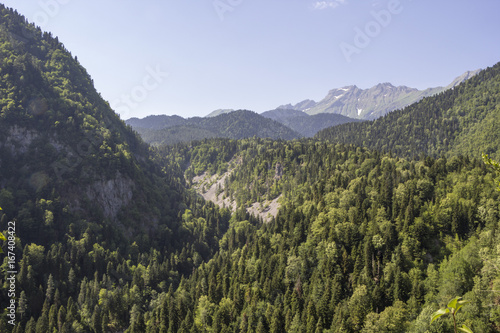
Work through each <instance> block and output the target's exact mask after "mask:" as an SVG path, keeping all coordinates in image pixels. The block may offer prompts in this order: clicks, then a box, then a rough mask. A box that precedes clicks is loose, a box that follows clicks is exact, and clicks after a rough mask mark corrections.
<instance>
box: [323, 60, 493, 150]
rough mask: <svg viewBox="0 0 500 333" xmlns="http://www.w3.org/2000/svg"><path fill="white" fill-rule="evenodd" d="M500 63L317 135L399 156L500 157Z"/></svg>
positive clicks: (324, 138)
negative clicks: (380, 113) (413, 100)
mask: <svg viewBox="0 0 500 333" xmlns="http://www.w3.org/2000/svg"><path fill="white" fill-rule="evenodd" d="M499 87H500V63H499V64H496V65H494V66H493V67H491V68H487V69H486V70H483V71H480V72H479V73H477V74H476V75H474V76H473V77H472V78H470V79H469V80H466V81H464V82H462V83H461V84H459V85H455V86H454V87H453V89H448V90H446V91H444V92H442V93H440V94H439V95H435V96H432V97H427V98H424V99H422V100H421V101H419V102H417V103H414V104H412V105H410V106H408V107H406V108H404V109H401V110H397V111H394V112H391V113H389V114H387V115H386V116H385V117H381V118H378V119H376V120H374V121H369V122H363V123H351V124H345V125H341V126H337V127H332V128H328V129H325V130H323V131H320V132H319V133H318V134H317V135H316V138H318V139H322V140H329V141H333V142H342V143H349V144H355V145H359V146H365V147H368V148H371V149H376V150H379V151H386V152H389V151H391V152H393V153H396V154H398V155H399V156H405V157H417V156H419V155H428V156H441V155H448V156H450V155H458V154H463V155H468V156H474V157H480V156H481V154H482V153H487V154H490V155H493V156H499V155H498V148H499V147H500V138H499V136H498V133H500V90H499Z"/></svg>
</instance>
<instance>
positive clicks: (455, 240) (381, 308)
mask: <svg viewBox="0 0 500 333" xmlns="http://www.w3.org/2000/svg"><path fill="white" fill-rule="evenodd" d="M163 149H165V150H164V151H163V154H168V153H169V154H170V156H171V157H170V158H171V159H174V158H175V159H176V160H178V161H179V163H180V166H182V165H189V168H188V169H187V176H188V178H191V177H192V176H193V175H194V174H197V173H201V172H203V171H205V170H208V171H209V172H211V173H221V172H225V170H226V169H227V162H229V161H231V160H232V159H234V157H235V156H238V157H241V158H243V160H245V161H251V165H249V166H248V168H246V167H245V164H244V163H242V167H241V169H239V171H238V176H235V177H234V178H231V180H230V181H229V182H228V186H227V188H228V193H227V195H235V194H234V193H236V194H239V193H240V194H241V193H246V196H245V197H243V200H242V202H244V200H247V199H248V200H250V201H252V200H255V199H257V198H259V197H264V198H266V196H269V197H274V196H276V195H278V194H283V199H282V200H281V202H282V209H281V210H280V212H279V214H278V216H277V218H276V219H274V220H273V221H272V222H270V223H268V224H260V223H259V222H258V221H257V220H255V219H252V218H251V217H249V216H245V214H244V211H241V210H240V211H238V212H237V213H236V214H235V215H233V218H232V220H231V222H230V227H229V231H228V232H227V233H226V235H225V236H224V237H223V239H222V240H221V243H220V244H221V249H220V250H219V252H218V253H217V254H216V255H215V257H214V258H213V259H212V260H210V261H209V262H208V263H206V264H203V265H201V266H200V267H199V268H198V269H197V270H196V272H195V273H194V275H193V276H191V278H190V279H188V280H186V283H185V284H184V285H183V286H182V288H181V289H180V290H179V289H178V290H177V293H178V294H176V293H175V292H174V293H173V294H172V302H179V300H178V298H177V297H181V298H184V297H186V296H185V295H190V296H188V297H187V300H186V302H187V303H186V304H190V305H186V308H187V309H189V310H184V312H182V307H181V308H179V309H178V311H181V315H180V316H178V314H176V315H177V317H170V318H168V319H166V323H168V325H178V326H175V327H178V328H179V329H180V330H181V329H182V330H183V331H189V332H197V331H199V332H240V331H243V332H426V331H428V332H450V331H451V330H452V325H453V324H452V322H451V321H446V320H443V321H440V322H435V323H433V324H432V325H430V315H431V314H432V313H433V312H434V311H435V310H437V309H438V308H439V306H442V305H445V304H447V302H448V301H449V300H450V299H452V298H454V297H455V296H457V295H460V296H464V297H465V298H466V299H468V300H470V301H471V303H470V304H469V305H466V306H465V307H464V310H463V312H462V313H461V314H459V316H458V321H459V323H461V324H462V323H466V324H467V325H468V326H469V327H472V328H473V329H474V332H494V331H497V330H498V328H499V327H500V326H498V325H499V324H500V321H499V319H498V318H500V317H498V315H499V314H500V313H499V312H498V307H496V306H494V304H496V302H497V301H498V300H499V296H498V293H497V292H496V291H495V290H496V289H495V288H496V287H494V286H496V285H497V283H498V281H500V280H499V279H500V271H498V268H496V267H495V265H497V264H496V262H497V259H498V253H497V250H498V249H497V245H499V244H500V238H499V235H498V209H499V205H498V198H499V197H498V196H499V192H498V191H496V190H495V182H494V181H493V179H494V174H492V173H491V171H490V170H489V169H488V167H486V166H485V164H484V163H483V162H482V161H481V160H470V159H469V158H466V157H452V158H450V159H447V158H439V159H437V160H436V159H433V158H430V157H427V158H425V159H423V160H421V161H413V162H411V161H407V160H405V159H402V158H397V157H391V156H389V155H384V154H381V153H378V152H375V151H368V150H366V149H361V148H356V147H354V146H345V145H335V144H329V143H320V142H315V141H292V142H280V143H278V142H274V141H270V140H250V141H239V142H234V141H228V142H221V141H205V142H201V143H200V144H198V145H195V146H194V147H186V146H177V147H170V148H168V147H164V148H163ZM181 156H184V158H182V157H181ZM186 157H187V159H186ZM276 163H279V164H280V165H281V166H282V168H283V170H284V172H283V175H284V176H283V178H276V177H275V172H276V171H275V167H274V165H275V164H276ZM252 170H253V173H252V172H251V171H252ZM234 189H237V190H236V191H234V192H233V190H234ZM241 221H244V222H241ZM184 299H185V298H184ZM152 316H154V314H153V315H152ZM183 317H184V320H182V318H183ZM176 318H179V319H176ZM165 325H167V324H165Z"/></svg>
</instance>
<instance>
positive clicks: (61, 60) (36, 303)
mask: <svg viewBox="0 0 500 333" xmlns="http://www.w3.org/2000/svg"><path fill="white" fill-rule="evenodd" d="M0 166H1V167H0V207H1V208H2V210H1V212H0V231H1V232H2V233H3V234H4V235H7V236H8V237H10V238H11V245H10V247H8V246H7V242H4V241H2V240H0V245H2V246H3V249H4V251H5V252H4V253H7V251H9V252H10V253H11V254H9V257H10V258H15V259H13V260H12V261H13V262H11V266H10V268H9V269H7V266H6V265H7V260H4V259H5V258H6V257H5V254H1V255H2V256H3V257H2V262H4V263H5V265H4V266H2V273H1V276H0V282H1V284H2V286H3V288H1V291H0V304H2V306H3V308H4V309H5V308H6V307H7V304H11V301H15V306H16V309H17V311H15V315H16V318H15V319H16V322H15V323H16V325H15V326H12V325H11V324H7V320H10V319H12V318H10V319H9V318H8V317H7V316H5V315H4V316H2V318H1V319H0V332H10V331H14V332H54V331H58V332H103V331H105V332H108V331H117V330H116V329H115V328H114V327H115V326H116V327H128V326H129V325H130V318H129V316H130V311H131V309H132V307H133V304H132V303H129V302H125V301H124V300H123V297H122V296H124V295H125V294H127V296H126V298H128V297H129V295H128V293H129V290H130V289H131V288H132V287H133V285H127V284H128V283H130V282H134V280H133V276H134V275H137V274H140V273H139V272H142V268H144V266H143V264H145V263H146V264H147V262H148V261H149V260H153V257H154V262H155V263H156V266H155V270H154V271H150V275H149V278H148V279H147V282H145V283H146V284H149V283H151V286H153V287H154V288H156V289H155V290H154V293H157V292H161V291H162V289H161V287H160V285H159V284H160V282H161V281H165V282H164V283H163V284H162V285H161V286H162V287H165V285H167V281H168V284H176V283H179V281H180V280H181V276H182V275H185V274H190V273H191V272H192V270H193V268H194V267H195V265H199V264H200V263H201V262H202V261H203V260H208V259H209V258H210V256H211V255H212V253H213V251H215V250H216V249H217V248H218V241H216V240H215V239H217V238H218V237H221V236H222V234H223V232H224V231H225V230H226V229H227V223H228V220H229V216H228V212H221V211H220V210H219V209H217V208H216V207H214V206H213V205H212V204H210V203H206V202H204V201H202V200H200V199H199V198H198V197H197V196H195V194H194V193H191V191H189V190H188V189H187V188H186V186H185V185H186V183H185V180H184V177H183V172H182V171H181V169H180V168H179V167H178V165H176V163H175V161H172V160H167V159H164V158H163V157H161V156H159V155H157V154H155V153H154V152H153V151H151V150H150V149H149V147H148V146H147V145H146V144H144V143H143V142H142V140H141V139H140V138H139V137H138V136H136V134H135V133H134V131H133V130H132V129H131V128H129V127H127V126H126V125H125V124H124V123H123V122H122V121H121V120H120V119H119V117H118V116H117V115H116V114H115V113H114V112H113V111H112V110H111V108H110V107H109V105H108V103H107V102H105V101H104V100H103V99H102V98H101V96H100V94H99V93H97V92H96V90H95V88H94V86H93V82H92V79H91V78H90V76H89V74H88V73H87V72H86V70H85V69H84V68H83V67H82V66H81V65H80V64H79V62H78V60H77V59H76V57H73V56H72V55H71V54H70V52H69V51H67V50H66V49H65V48H64V46H63V44H62V43H60V42H59V41H58V39H57V38H56V37H53V36H51V34H50V33H46V32H42V31H41V30H40V29H38V28H36V27H35V26H33V25H30V24H28V23H27V22H26V19H25V18H24V17H22V16H20V15H19V14H17V13H16V12H15V11H13V10H10V9H7V8H5V7H4V6H3V5H0ZM186 212H187V213H186ZM184 213H186V214H187V215H186V216H185V218H184V219H183V218H182V215H183V214H184ZM192 220H196V223H197V226H199V227H202V228H203V234H201V233H200V232H198V231H197V230H194V229H189V228H187V227H186V225H185V224H186V223H190V222H191V221H192ZM9 221H11V223H9ZM8 227H10V229H8ZM214 227H215V228H214ZM9 231H10V233H9ZM14 238H15V241H14V242H13V241H12V240H13V239H14ZM12 244H13V245H12ZM194 253H197V255H196V257H197V259H196V261H194V262H193V261H192V260H189V261H188V257H189V258H192V257H193V255H194ZM150 256H151V257H150ZM150 258H151V259H150ZM12 265H13V266H12ZM8 270H10V271H13V270H16V271H17V272H18V274H16V278H15V282H12V283H11V284H10V285H13V284H15V297H14V298H13V296H11V295H10V294H8V292H7V290H8V287H6V286H7V280H6V278H7V277H8V276H10V274H11V273H9V275H8V273H7V271H8ZM141 274H142V273H141ZM159 275H161V280H159ZM89 281H92V282H91V283H90V284H92V285H93V287H92V289H93V290H94V291H93V292H88V293H87V291H86V288H87V287H88V286H90V284H89ZM134 285H141V287H142V288H144V282H143V284H141V283H139V282H138V281H135V282H134ZM167 288H168V287H167ZM82 290H83V294H82V293H81V291H82ZM99 290H101V291H102V290H106V293H109V294H107V295H109V296H110V297H118V298H115V299H117V300H118V299H119V304H120V306H116V305H115V304H114V303H113V302H112V301H110V302H107V301H105V302H104V303H102V301H103V300H104V298H106V297H105V295H104V294H99ZM149 290H150V291H149V292H151V290H152V289H149ZM96 293H97V294H96ZM9 295H10V296H9ZM79 295H80V296H81V297H79ZM84 295H87V296H84ZM111 295H114V296H111ZM120 295H121V296H120ZM144 296H147V293H144ZM103 297H104V298H103ZM147 297H149V296H147ZM74 300H79V301H78V302H79V303H78V304H77V305H75V301H74ZM100 300H101V301H100ZM99 302H101V303H99ZM66 312H67V313H68V316H66V315H64V314H65V313H66ZM4 313H5V312H4ZM49 314H50V320H49ZM57 314H59V315H60V317H59V320H58V319H57ZM54 316H56V319H55V321H54ZM102 318H106V319H105V321H104V323H102V322H101V319H102ZM108 320H109V323H108V322H107V321H108ZM91 323H92V324H91ZM118 330H119V329H118Z"/></svg>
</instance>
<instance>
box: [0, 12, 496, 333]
mask: <svg viewBox="0 0 500 333" xmlns="http://www.w3.org/2000/svg"><path fill="white" fill-rule="evenodd" d="M0 53H1V63H0V166H1V168H0V207H2V210H1V211H0V215H1V216H0V231H1V232H2V234H3V235H6V236H7V237H9V238H10V240H9V241H7V240H6V241H1V240H0V242H1V243H0V244H3V246H2V247H3V250H4V252H5V253H4V254H0V256H2V262H1V266H0V279H1V280H0V283H1V289H0V304H1V306H2V308H3V313H2V315H1V316H0V332H29V333H46V332H98V333H104V332H129V333H131V332H151V333H153V332H154V333H167V332H168V333H173V332H255V333H257V332H259V333H261V332H305V333H310V332H311V333H320V332H323V333H327V332H363V333H368V332H422V333H423V332H432V333H437V332H442V333H445V332H451V331H452V330H453V321H452V320H451V318H449V317H443V318H440V319H439V320H437V321H435V322H433V323H432V324H431V323H430V319H431V315H432V314H433V313H434V312H435V311H436V310H437V309H439V308H442V307H443V306H445V305H446V304H447V303H448V301H449V300H450V299H453V298H454V297H456V296H462V297H463V298H464V299H465V300H467V301H469V303H467V304H466V305H465V306H464V307H463V308H462V310H461V311H460V312H459V313H458V314H457V321H458V324H460V325H462V324H466V325H467V326H468V327H470V328H471V329H472V330H473V331H474V332H498V331H499V330H500V307H499V304H500V295H499V292H498V290H499V286H500V269H499V267H500V262H499V257H500V229H499V228H500V225H499V209H500V207H499V196H500V192H499V191H497V186H498V183H497V182H496V181H495V180H496V179H497V176H498V175H497V174H496V172H495V169H494V168H492V167H491V166H490V165H488V164H487V163H484V161H483V160H482V159H480V157H479V156H477V157H476V154H470V155H469V156H468V155H465V154H464V155H460V154H459V152H460V151H459V150H457V149H458V148H457V149H455V148H454V147H458V144H457V145H453V146H446V145H445V146H439V149H440V150H439V155H438V156H433V155H436V154H438V152H437V150H436V151H425V150H424V151H422V152H421V153H419V154H415V156H416V158H414V159H409V158H408V157H409V153H408V150H407V149H406V148H405V149H403V148H402V149H400V150H398V149H392V148H390V144H392V143H391V142H392V140H393V139H394V138H393V137H383V136H382V134H380V135H381V136H380V137H379V139H380V144H381V146H380V147H368V148H367V147H361V146H362V144H360V143H359V142H357V141H356V140H353V142H352V143H350V142H346V143H338V142H335V139H334V138H333V137H328V138H327V137H325V138H324V139H325V140H323V141H320V140H316V139H300V140H299V139H295V140H273V139H261V138H249V139H242V140H232V139H220V138H219V139H206V140H201V141H195V142H191V143H185V144H180V143H179V144H176V145H169V146H158V147H155V148H153V147H150V146H148V145H147V144H145V143H144V142H143V141H142V139H141V138H140V137H139V136H138V135H137V134H136V133H135V132H134V131H133V130H132V129H131V128H130V127H128V126H126V125H125V123H124V122H122V121H121V120H120V119H119V117H118V116H117V115H116V114H114V112H113V111H112V110H111V108H110V107H109V104H108V103H107V102H105V101H104V100H103V99H102V98H101V96H100V95H99V94H98V93H97V92H96V91H95V88H94V86H93V82H92V79H91V78H90V76H89V75H88V73H87V72H86V71H85V69H84V68H83V67H82V66H81V65H80V64H79V62H78V59H77V58H76V57H74V56H72V55H71V54H70V53H69V51H68V50H66V49H65V48H64V45H63V44H62V43H60V42H59V41H58V39H57V38H56V37H53V36H52V35H51V34H50V33H46V32H42V31H41V30H40V29H39V28H36V27H35V26H33V25H30V24H28V22H27V21H26V19H25V18H24V17H23V16H21V15H19V14H18V13H16V12H15V11H13V10H10V9H7V8H5V7H3V6H0ZM497 69H498V65H497V66H495V67H493V68H492V69H488V70H487V71H485V72H482V73H480V74H479V75H478V76H477V77H480V78H482V79H481V80H480V79H477V78H473V79H472V80H473V81H472V83H471V82H469V81H467V82H466V83H465V84H463V85H461V86H459V87H457V88H455V89H454V90H453V91H452V92H451V93H448V94H451V95H450V96H454V97H453V98H452V97H450V101H451V100H453V101H454V102H453V107H451V106H450V110H452V111H450V112H455V111H456V110H459V109H461V108H462V109H463V110H466V111H467V112H465V111H464V112H465V114H464V115H462V114H460V113H456V114H455V117H456V120H455V122H456V123H457V124H462V123H463V124H469V125H468V126H469V127H467V128H469V129H470V128H472V127H471V126H472V125H471V124H472V123H474V124H478V122H471V121H472V120H471V121H469V120H467V119H487V118H488V117H490V114H493V115H496V113H495V112H494V111H495V110H498V105H497V104H495V101H496V100H495V96H498V93H499V91H500V89H499V88H500V87H498V85H497V86H496V89H497V90H494V87H495V85H493V84H492V82H494V78H495V77H496V76H495V75H493V73H495V71H496V70H497ZM474 80H476V81H474ZM486 88H487V89H488V90H484V89H486ZM481 91H488V93H485V92H483V93H481ZM462 93H463V94H470V95H467V96H466V97H464V96H462V95H461V94H462ZM446 94H447V93H443V94H441V95H439V96H438V97H436V98H441V97H443V96H447V95H446ZM480 94H483V98H484V99H485V100H484V101H483V102H484V103H483V102H481V103H483V104H480V105H479V106H481V105H482V106H483V107H482V108H480V107H479V106H478V108H477V109H478V111H477V114H476V115H475V116H474V115H472V114H470V110H476V108H475V107H474V105H475V104H474V103H476V102H477V103H479V99H476V98H471V97H470V96H479V95H480ZM490 94H491V97H489V95H490ZM477 98H479V97H477ZM429 101H433V100H432V99H426V100H423V101H422V102H420V103H424V104H425V103H430V102H429ZM436 103H437V102H436ZM450 103H451V102H450ZM469 103H472V104H470V105H469ZM419 105H420V104H418V105H417V106H413V107H409V108H407V109H406V110H405V111H398V112H396V113H395V114H396V115H397V114H399V113H404V112H410V110H412V109H411V108H417V109H418V108H422V109H423V107H422V106H421V105H420V106H419ZM422 105H423V104H422ZM466 107H467V109H465V108H466ZM417 109H416V110H417ZM436 112H437V111H436ZM456 112H458V111H456ZM415 113H416V114H417V111H415ZM462 116H463V117H462ZM467 117H469V118H467ZM481 117H482V118H481ZM384 119H389V116H387V117H386V118H384ZM402 119H403V120H401V122H404V119H405V118H402ZM439 119H440V118H439ZM453 119H455V118H453ZM464 119H465V120H464ZM384 121H386V120H384ZM474 121H475V120H474ZM434 124H435V125H436V126H437V127H439V126H441V125H443V124H447V122H442V123H440V122H439V121H435V122H434ZM440 124H441V125H440ZM481 124H483V123H481ZM348 126H349V125H348ZM351 126H372V125H366V124H364V123H361V124H356V125H351ZM443 126H444V125H443ZM481 126H482V125H481ZM356 128H357V127H356ZM363 128H364V127H363ZM445 128H447V127H442V128H441V129H436V131H438V130H439V131H441V132H443V131H444V129H445ZM460 128H463V127H460ZM344 130H345V129H344ZM344 130H343V131H344ZM483 130H488V129H487V128H482V127H475V131H476V132H475V133H477V135H480V133H481V132H482V131H483ZM356 131H361V130H360V129H356ZM470 131H472V130H470ZM325 133H326V132H325ZM381 133H382V132H381ZM443 133H447V132H446V131H444V132H443ZM454 133H455V134H454V135H455V136H454V140H455V141H454V142H458V141H457V140H459V138H461V136H462V135H464V138H465V135H466V134H464V133H465V132H463V131H462V132H454ZM486 133H488V132H487V131H486ZM372 134H374V133H372ZM346 135H347V134H346ZM485 135H486V134H485ZM353 137H354V136H353ZM326 139H328V140H326ZM476 139H477V138H476V137H474V136H473V137H470V140H476ZM383 140H386V141H385V143H383V142H382V141H383ZM462 142H465V141H462ZM474 142H475V141H471V144H472V143H474ZM488 144H492V145H493V146H492V145H484V146H481V145H483V142H482V141H480V140H479V141H477V148H478V149H479V148H484V152H487V153H490V154H491V155H493V156H495V153H496V149H497V147H498V145H496V146H495V145H494V144H495V141H492V143H488ZM446 147H448V148H449V149H448V150H447V149H446ZM373 148H380V150H378V149H373ZM389 148H390V149H389ZM452 148H453V149H452ZM436 149H437V148H436ZM382 150H391V151H392V153H391V152H384V151H382ZM426 153H427V154H429V155H431V156H427V155H425V154H426ZM488 162H489V161H488ZM230 169H232V173H231V176H230V177H228V178H227V182H226V183H225V184H224V186H223V187H221V188H220V194H221V195H225V196H232V197H234V198H235V199H236V201H237V206H236V208H235V209H234V210H229V209H226V208H220V207H217V206H216V205H214V204H213V203H211V202H208V201H205V200H203V199H202V198H201V197H200V196H199V195H198V193H196V191H195V190H194V189H193V188H192V187H191V183H192V181H193V179H194V177H195V176H199V175H201V174H205V173H206V174H209V175H222V174H224V173H227V172H228V170H230ZM276 198H279V204H280V209H279V211H278V213H277V215H276V217H274V218H272V219H271V220H270V221H269V222H266V223H264V222H263V221H262V219H261V218H259V217H255V216H253V215H251V214H249V213H248V212H247V210H246V208H247V207H248V206H249V205H251V204H253V203H255V202H263V201H265V200H270V199H276ZM12 224H14V225H15V232H14V231H13V230H12V229H9V227H11V226H12ZM9 252H10V253H9ZM11 265H14V269H15V271H16V272H17V273H15V279H13V280H12V279H11V276H12V273H11V271H12V266H11ZM12 286H14V287H15V295H14V296H12V294H11V290H12ZM12 300H14V304H15V316H14V317H15V321H14V322H12V317H9V316H8V315H9V314H11V312H10V310H9V309H8V306H9V304H11V301H12ZM12 323H14V324H15V325H13V324H12Z"/></svg>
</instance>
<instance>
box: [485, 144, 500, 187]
mask: <svg viewBox="0 0 500 333" xmlns="http://www.w3.org/2000/svg"><path fill="white" fill-rule="evenodd" d="M483 161H484V163H485V164H486V165H490V166H492V167H493V169H494V170H495V172H496V173H497V175H498V174H500V163H498V162H497V161H495V160H492V159H491V158H489V156H488V154H484V153H483ZM497 184H498V190H499V191H500V180H498V181H497Z"/></svg>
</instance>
